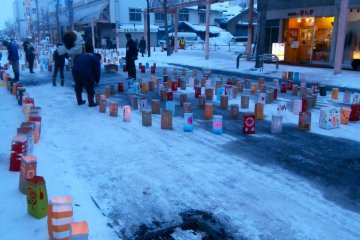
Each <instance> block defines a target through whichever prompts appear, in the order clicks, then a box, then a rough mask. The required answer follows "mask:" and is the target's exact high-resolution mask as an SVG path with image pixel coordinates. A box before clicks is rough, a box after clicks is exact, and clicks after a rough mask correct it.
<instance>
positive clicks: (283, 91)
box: [280, 83, 287, 93]
mask: <svg viewBox="0 0 360 240" xmlns="http://www.w3.org/2000/svg"><path fill="white" fill-rule="evenodd" d="M286 86H287V85H286V83H281V90H280V92H281V93H286Z"/></svg>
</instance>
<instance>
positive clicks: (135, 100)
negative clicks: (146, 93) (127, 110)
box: [131, 95, 139, 110]
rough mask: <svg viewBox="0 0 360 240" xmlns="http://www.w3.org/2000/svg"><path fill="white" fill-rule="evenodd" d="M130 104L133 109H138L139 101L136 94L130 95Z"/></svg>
mask: <svg viewBox="0 0 360 240" xmlns="http://www.w3.org/2000/svg"><path fill="white" fill-rule="evenodd" d="M131 106H132V108H133V109H134V110H138V109H139V101H138V97H137V96H134V95H132V96H131Z"/></svg>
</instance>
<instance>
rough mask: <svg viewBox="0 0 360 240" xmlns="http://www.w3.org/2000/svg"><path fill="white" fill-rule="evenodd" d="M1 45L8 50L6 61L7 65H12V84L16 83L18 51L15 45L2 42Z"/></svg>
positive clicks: (18, 73)
mask: <svg viewBox="0 0 360 240" xmlns="http://www.w3.org/2000/svg"><path fill="white" fill-rule="evenodd" d="M3 45H4V46H5V47H6V48H7V50H8V60H9V63H10V64H11V65H12V69H13V72H14V79H13V80H12V81H13V82H18V81H19V77H20V72H19V51H18V48H17V46H16V44H15V43H13V42H8V41H3Z"/></svg>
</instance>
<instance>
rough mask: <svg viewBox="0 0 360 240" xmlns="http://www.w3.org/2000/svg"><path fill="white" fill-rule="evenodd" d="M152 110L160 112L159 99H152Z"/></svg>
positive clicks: (155, 112) (156, 112)
mask: <svg viewBox="0 0 360 240" xmlns="http://www.w3.org/2000/svg"><path fill="white" fill-rule="evenodd" d="M151 112H152V114H160V101H159V100H157V99H153V100H151Z"/></svg>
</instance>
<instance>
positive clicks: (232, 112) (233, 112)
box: [230, 104, 239, 120]
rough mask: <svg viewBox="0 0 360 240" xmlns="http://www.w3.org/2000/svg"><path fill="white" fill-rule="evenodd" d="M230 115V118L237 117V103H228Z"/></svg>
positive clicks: (234, 118)
mask: <svg viewBox="0 0 360 240" xmlns="http://www.w3.org/2000/svg"><path fill="white" fill-rule="evenodd" d="M230 117H231V119H232V120H238V119H239V104H231V105H230Z"/></svg>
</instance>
